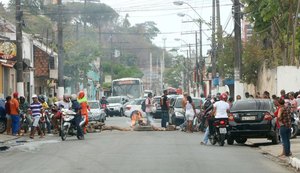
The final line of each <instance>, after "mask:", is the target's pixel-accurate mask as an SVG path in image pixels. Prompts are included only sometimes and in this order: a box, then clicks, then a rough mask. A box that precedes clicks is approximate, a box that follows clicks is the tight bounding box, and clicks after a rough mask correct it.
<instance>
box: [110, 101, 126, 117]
mask: <svg viewBox="0 0 300 173" xmlns="http://www.w3.org/2000/svg"><path fill="white" fill-rule="evenodd" d="M107 101H108V105H107V114H108V115H109V116H113V115H119V116H124V110H125V106H124V105H125V103H127V102H128V101H129V99H128V97H126V96H113V97H108V98H107Z"/></svg>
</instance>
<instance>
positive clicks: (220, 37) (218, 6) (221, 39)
mask: <svg viewBox="0 0 300 173" xmlns="http://www.w3.org/2000/svg"><path fill="white" fill-rule="evenodd" d="M216 7H217V18H216V19H217V40H218V46H217V55H216V57H217V58H218V53H219V52H220V50H221V49H222V47H223V46H222V45H223V37H222V35H223V34H222V32H223V31H222V25H221V16H220V0H216Z"/></svg>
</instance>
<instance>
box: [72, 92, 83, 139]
mask: <svg viewBox="0 0 300 173" xmlns="http://www.w3.org/2000/svg"><path fill="white" fill-rule="evenodd" d="M71 102H72V110H73V111H74V112H76V116H75V124H76V128H77V136H82V138H79V139H84V135H83V131H82V128H81V126H80V122H81V121H82V118H83V117H82V116H81V114H80V110H81V106H80V104H79V102H78V101H77V95H76V94H72V95H71Z"/></svg>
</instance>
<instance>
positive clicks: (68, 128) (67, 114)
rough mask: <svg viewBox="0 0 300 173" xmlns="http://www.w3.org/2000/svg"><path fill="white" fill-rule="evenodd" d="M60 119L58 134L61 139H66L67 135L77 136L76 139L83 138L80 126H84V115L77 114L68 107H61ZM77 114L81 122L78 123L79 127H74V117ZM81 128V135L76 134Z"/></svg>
mask: <svg viewBox="0 0 300 173" xmlns="http://www.w3.org/2000/svg"><path fill="white" fill-rule="evenodd" d="M61 112H62V120H61V130H60V135H61V139H62V140H63V141H64V140H66V139H67V136H68V135H69V136H75V135H76V136H77V139H79V140H82V139H84V135H83V131H82V127H83V126H84V123H85V121H86V120H85V117H83V116H81V115H77V114H76V113H75V112H73V111H72V110H68V109H62V110H61ZM77 116H80V118H81V122H80V123H79V126H80V129H77V127H76V118H78V117H77ZM78 130H81V135H78V133H77V131H78Z"/></svg>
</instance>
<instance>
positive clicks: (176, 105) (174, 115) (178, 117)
mask: <svg viewBox="0 0 300 173" xmlns="http://www.w3.org/2000/svg"><path fill="white" fill-rule="evenodd" d="M173 99H174V101H173V102H170V110H169V123H170V124H172V125H175V126H179V125H181V124H182V123H184V121H185V115H184V110H183V108H182V99H183V97H182V96H177V97H176V98H173ZM192 99H193V102H194V104H195V110H196V114H199V113H200V105H201V98H196V97H192Z"/></svg>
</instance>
